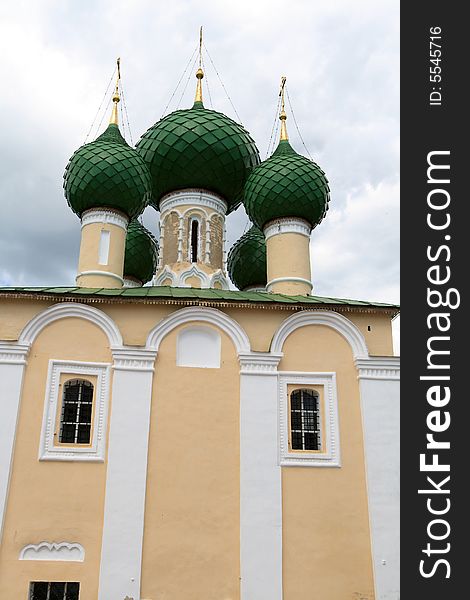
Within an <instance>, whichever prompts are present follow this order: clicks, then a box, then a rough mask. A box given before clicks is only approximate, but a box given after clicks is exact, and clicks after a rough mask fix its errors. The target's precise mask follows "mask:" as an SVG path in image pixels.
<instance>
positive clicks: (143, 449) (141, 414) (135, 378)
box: [98, 348, 157, 600]
mask: <svg viewBox="0 0 470 600" xmlns="http://www.w3.org/2000/svg"><path fill="white" fill-rule="evenodd" d="M156 355H157V353H156V351H151V350H145V349H130V348H126V349H119V350H118V349H114V350H113V357H114V366H113V369H114V375H113V392H112V405H111V419H110V429H109V445H108V465H107V476H106V498H105V507H104V526H103V543H102V549H101V566H100V583H99V595H98V598H99V600H111V599H113V598H116V599H119V600H121V599H124V598H125V597H126V596H128V597H129V598H132V599H134V600H140V576H141V564H142V540H143V534H144V510H145V490H146V484H147V453H148V438H149V426H150V407H151V400H152V379H153V371H154V362H155V357H156Z"/></svg>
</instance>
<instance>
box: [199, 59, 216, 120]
mask: <svg viewBox="0 0 470 600" xmlns="http://www.w3.org/2000/svg"><path fill="white" fill-rule="evenodd" d="M201 64H202V68H203V70H204V78H205V80H206V88H207V94H208V96H209V103H210V105H211V108H212V110H214V105H213V104H212V96H211V90H210V88H209V79H208V78H207V71H206V65H205V64H204V58H203V56H202V54H201Z"/></svg>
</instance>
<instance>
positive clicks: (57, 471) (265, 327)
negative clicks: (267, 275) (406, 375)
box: [0, 299, 391, 600]
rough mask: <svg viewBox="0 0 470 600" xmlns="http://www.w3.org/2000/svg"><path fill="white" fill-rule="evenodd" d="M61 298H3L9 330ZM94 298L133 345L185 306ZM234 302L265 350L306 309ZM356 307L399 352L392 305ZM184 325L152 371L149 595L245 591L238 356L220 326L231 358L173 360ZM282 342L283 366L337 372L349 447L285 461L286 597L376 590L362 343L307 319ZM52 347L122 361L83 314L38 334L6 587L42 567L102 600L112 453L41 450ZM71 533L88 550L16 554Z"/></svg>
mask: <svg viewBox="0 0 470 600" xmlns="http://www.w3.org/2000/svg"><path fill="white" fill-rule="evenodd" d="M50 305H51V302H50V301H37V300H27V299H24V300H21V299H17V300H6V301H3V300H0V314H1V315H2V319H1V322H0V324H1V330H0V339H8V340H14V339H18V336H19V334H20V332H21V330H22V329H23V328H24V326H25V325H26V323H27V322H28V321H29V320H30V319H31V318H32V317H33V316H34V315H35V314H37V313H39V312H41V311H42V310H44V309H46V308H47V307H48V306H50ZM91 305H92V306H93V307H95V308H99V309H100V310H102V311H103V312H105V313H106V314H107V315H109V316H110V317H111V318H112V319H113V320H114V321H115V323H116V325H117V326H118V328H119V329H120V331H121V333H122V335H123V340H124V344H127V345H131V346H143V345H144V344H145V341H146V339H147V336H148V333H149V331H150V330H151V329H152V328H153V327H154V326H155V325H156V324H157V323H159V322H160V321H161V320H162V319H163V318H165V317H166V316H168V315H169V314H171V313H172V312H174V311H175V310H178V309H180V308H182V307H181V306H179V305H171V304H166V305H165V304H143V303H137V302H135V303H133V304H125V303H107V304H105V303H103V304H100V303H96V304H91ZM223 311H224V312H225V313H226V314H227V315H229V316H230V317H231V318H233V319H234V320H236V321H237V322H238V323H239V324H240V325H241V326H242V327H243V329H244V330H245V331H246V332H247V334H248V336H249V338H250V342H251V346H252V349H253V350H255V351H268V350H269V346H270V343H271V340H272V337H273V335H274V333H275V331H276V330H277V329H278V327H279V326H280V324H281V323H282V322H283V321H284V320H285V319H286V318H288V317H289V316H290V315H292V314H293V313H294V312H295V311H292V310H276V309H269V310H268V309H248V308H237V307H231V308H225V309H223ZM346 316H347V317H348V318H350V319H351V321H352V322H354V323H355V324H356V325H357V326H358V328H359V329H360V330H361V332H362V333H363V335H364V337H365V338H366V341H367V344H368V347H369V350H370V353H371V354H378V355H387V354H388V355H390V354H391V328H390V317H389V316H388V315H386V314H380V313H359V312H357V313H355V312H350V313H347V315H346ZM179 329H181V327H180V328H179ZM179 329H176V330H173V331H172V332H171V333H170V334H168V335H167V336H166V337H165V338H164V340H163V342H162V344H161V346H160V350H159V353H158V357H157V362H156V377H155V378H154V383H153V392H152V413H151V426H150V441H149V463H148V480H147V498H146V513H145V529H144V546H143V563H142V598H151V599H152V600H157V599H158V600H180V599H181V600H183V599H184V600H188V599H191V598H194V599H195V600H196V599H199V598H204V600H211V599H213V600H239V567H240V566H239V552H240V542H239V539H240V538H239V535H240V533H239V527H240V522H239V511H240V501H239V492H240V490H239V393H240V392H239V380H240V377H239V365H238V360H237V356H236V351H235V348H234V347H233V345H232V342H231V341H230V339H229V338H228V337H227V336H226V335H225V334H224V333H221V336H222V362H221V368H220V369H199V368H186V367H185V368H183V367H176V354H175V353H176V338H177V334H178V331H179ZM283 351H284V358H283V359H282V360H281V363H280V365H279V370H281V371H308V372H312V371H313V372H319V371H320V372H321V371H335V372H336V373H337V385H338V403H339V416H340V441H341V449H342V452H341V454H342V467H341V468H339V469H338V468H299V467H283V468H282V490H283V582H284V594H285V596H284V598H285V600H312V598H313V597H312V590H315V597H317V595H318V597H319V598H322V600H343V599H345V600H346V599H347V598H351V600H356V598H364V599H367V600H371V599H372V598H373V595H372V594H373V591H372V590H373V581H372V567H371V554H370V553H371V549H370V542H369V538H370V536H369V524H368V514H367V496H366V485H365V468H364V458H363V457H364V449H363V444H362V428H361V416H360V406H359V388H358V382H357V372H356V370H355V367H354V364H353V357H352V353H351V349H350V347H349V345H348V344H347V342H346V341H345V340H344V338H343V337H342V336H341V335H339V334H338V333H337V332H335V331H334V330H332V329H330V328H327V327H324V326H307V327H304V328H302V329H298V330H296V331H295V332H293V333H292V334H291V335H290V336H289V337H288V338H287V340H286V342H285V345H284V348H283ZM49 359H61V360H67V359H69V360H79V361H86V362H106V363H109V362H112V357H111V354H110V351H109V342H108V339H107V337H106V336H105V335H104V333H103V332H102V331H101V330H100V329H98V328H97V327H96V326H95V325H92V324H91V323H88V322H86V321H84V320H82V319H77V318H73V319H71V318H66V319H62V320H60V321H56V322H55V323H53V324H51V325H48V326H47V327H46V328H45V329H44V330H43V331H42V332H41V333H40V334H39V336H38V338H37V339H36V341H35V342H34V344H33V347H32V349H31V352H30V355H29V357H28V366H27V368H26V374H25V381H24V390H23V398H22V403H21V409H20V415H19V423H18V433H17V443H16V449H15V454H14V464H13V475H12V479H11V487H10V496H9V502H8V506H7V514H6V521H5V531H4V543H3V545H2V550H1V552H0V598H3V597H5V598H15V599H16V598H23V597H25V594H26V592H27V589H28V583H29V581H34V580H36V579H42V580H69V581H80V582H81V596H80V598H81V600H96V594H97V586H98V575H99V562H100V552H101V532H102V520H103V507H104V491H105V478H106V465H105V464H99V463H74V462H67V463H61V462H50V461H47V462H39V461H38V447H39V436H40V431H41V424H42V418H43V410H44V394H45V386H46V379H47V368H48V361H49ZM111 415H112V407H111V414H110V416H111ZM64 540H65V541H71V542H74V541H79V542H80V543H82V544H83V546H84V547H85V549H86V561H85V562H84V563H83V564H82V563H62V562H61V563H51V562H34V561H19V560H18V555H19V552H20V550H21V548H22V547H23V546H24V545H26V544H30V543H39V542H41V541H49V542H53V541H64ZM260 551H262V549H260ZM256 600H261V599H256ZM262 600H264V599H262Z"/></svg>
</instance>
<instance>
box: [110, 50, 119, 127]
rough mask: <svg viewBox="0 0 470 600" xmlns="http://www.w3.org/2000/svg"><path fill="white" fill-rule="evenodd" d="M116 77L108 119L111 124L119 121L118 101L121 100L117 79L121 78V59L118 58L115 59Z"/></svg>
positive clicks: (116, 123)
mask: <svg viewBox="0 0 470 600" xmlns="http://www.w3.org/2000/svg"><path fill="white" fill-rule="evenodd" d="M116 62H117V77H116V87H115V89H114V94H113V103H114V106H113V112H112V113H111V118H110V119H109V123H110V124H111V123H112V124H113V125H118V123H119V119H118V108H117V105H118V102H119V101H120V100H121V98H120V96H119V80H120V79H121V59H120V58H118V59H117V61H116Z"/></svg>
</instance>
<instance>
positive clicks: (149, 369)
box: [0, 67, 399, 600]
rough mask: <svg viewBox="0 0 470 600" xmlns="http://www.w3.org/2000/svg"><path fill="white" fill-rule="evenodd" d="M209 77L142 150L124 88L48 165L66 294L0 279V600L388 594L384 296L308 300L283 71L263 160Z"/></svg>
mask: <svg viewBox="0 0 470 600" xmlns="http://www.w3.org/2000/svg"><path fill="white" fill-rule="evenodd" d="M118 77H119V75H118ZM203 77H204V73H203V70H202V68H201V67H200V68H199V69H198V71H197V73H196V78H197V88H196V96H195V101H194V104H193V106H192V107H191V108H189V109H185V110H176V111H175V112H173V113H171V114H169V115H167V116H165V117H164V118H162V119H161V120H159V121H158V122H157V123H156V124H155V125H153V126H152V127H150V129H148V131H147V132H146V133H144V135H143V136H142V137H141V139H140V141H139V142H138V143H137V145H136V147H135V148H133V147H131V146H129V145H128V143H127V142H126V141H125V139H124V137H123V136H122V134H121V131H120V127H119V123H118V103H119V101H120V94H119V79H118V83H117V84H116V89H115V93H114V96H113V111H112V115H111V119H110V123H109V125H108V127H107V129H106V130H105V131H104V132H103V133H102V134H101V135H99V137H97V138H96V140H94V141H93V142H91V143H87V144H85V145H83V146H82V147H80V148H79V149H78V150H77V151H76V152H75V153H74V154H73V156H72V157H71V159H70V161H69V163H68V165H67V167H66V170H65V175H64V193H65V198H66V200H67V202H68V205H69V207H70V209H71V210H72V211H73V212H74V213H75V214H76V215H77V217H78V218H79V220H80V227H81V244H80V254H79V259H78V270H77V277H76V286H75V287H54V288H52V287H47V288H44V287H43V288H0V386H1V392H0V401H1V406H2V419H0V536H1V550H0V598H2V599H5V600H6V599H7V598H8V599H15V600H16V599H24V600H26V599H29V600H97V599H98V600H317V599H321V600H347V599H351V600H373V599H376V600H397V599H398V598H399V583H398V569H399V564H398V542H399V540H398V535H399V533H398V532H399V515H398V467H399V463H398V418H399V400H398V380H399V360H398V358H397V357H395V356H393V351H392V333H391V319H392V318H393V317H394V316H395V315H396V314H397V312H398V307H397V306H394V305H391V304H379V303H373V302H367V301H359V300H344V299H339V298H329V297H328V298H327V297H319V296H315V295H313V293H312V292H313V286H312V282H311V269H310V253H309V244H310V236H311V232H312V230H313V229H314V228H315V227H317V226H318V225H319V224H320V223H321V221H322V219H323V218H324V217H325V216H326V214H327V210H328V203H329V198H330V192H329V186H328V182H327V179H326V176H325V173H324V172H323V171H322V169H321V168H320V167H319V166H318V165H317V164H315V163H314V162H313V161H311V160H309V159H307V158H306V157H304V156H302V155H300V154H298V153H297V152H296V151H295V149H294V148H293V147H292V145H291V143H290V141H289V137H288V133H287V126H286V119H287V115H286V111H285V108H284V83H285V79H284V80H283V84H282V86H281V98H282V102H281V110H280V116H279V118H280V120H281V126H280V140H279V143H278V146H277V148H276V150H275V151H274V153H273V154H272V156H271V157H270V158H268V159H267V160H265V161H264V162H261V161H260V157H259V153H258V150H257V147H256V144H255V142H254V140H253V139H252V137H251V136H250V134H249V133H248V132H247V131H246V130H245V129H244V127H243V126H242V125H240V124H239V123H237V122H235V121H234V120H232V119H231V118H229V117H227V116H225V115H224V114H222V113H220V112H217V111H215V110H209V109H208V108H206V107H205V106H204V104H203V93H202V92H203ZM241 203H243V205H244V207H245V210H246V212H247V214H248V216H249V218H250V220H251V222H252V226H251V228H250V229H249V230H248V231H247V232H246V233H245V234H244V235H243V236H242V237H241V238H240V239H239V240H238V241H237V242H236V243H235V244H234V246H233V247H232V248H231V249H230V251H229V252H228V256H227V255H226V250H225V219H226V216H227V215H228V214H229V213H230V212H232V211H234V210H235V209H236V208H237V207H238V206H239V205H240V204H241ZM149 204H150V205H152V206H153V207H154V208H155V210H156V211H158V214H159V227H160V236H159V240H158V243H157V240H156V239H155V238H154V236H153V235H152V234H151V233H150V232H149V231H147V230H146V229H145V228H144V227H143V225H142V224H141V222H140V221H139V215H141V213H142V212H143V210H144V209H145V208H146V207H147V206H148V205H149ZM229 278H230V279H229ZM230 280H231V281H232V282H233V284H234V285H235V286H236V287H237V288H238V289H237V290H234V289H233V286H232V285H231V284H230Z"/></svg>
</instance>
